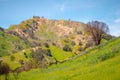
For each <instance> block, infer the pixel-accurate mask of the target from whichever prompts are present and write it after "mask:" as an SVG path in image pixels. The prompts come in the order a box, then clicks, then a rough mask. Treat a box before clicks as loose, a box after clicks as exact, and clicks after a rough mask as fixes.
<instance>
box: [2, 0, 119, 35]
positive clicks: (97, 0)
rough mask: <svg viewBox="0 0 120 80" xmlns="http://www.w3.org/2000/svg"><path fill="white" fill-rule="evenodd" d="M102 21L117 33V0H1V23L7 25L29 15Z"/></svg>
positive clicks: (18, 21) (113, 32)
mask: <svg viewBox="0 0 120 80" xmlns="http://www.w3.org/2000/svg"><path fill="white" fill-rule="evenodd" d="M34 15H35V16H44V17H45V18H48V19H65V20H68V19H71V20H75V21H81V22H84V23H87V22H89V21H93V20H98V21H102V22H105V23H106V24H107V25H108V26H109V28H110V34H112V35H115V36H119V35H120V0H0V26H1V27H3V28H8V27H9V26H10V25H11V24H19V23H20V22H21V21H23V20H27V19H29V18H31V17H32V16H34Z"/></svg>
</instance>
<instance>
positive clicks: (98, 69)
mask: <svg viewBox="0 0 120 80" xmlns="http://www.w3.org/2000/svg"><path fill="white" fill-rule="evenodd" d="M51 49H53V50H55V49H57V48H55V47H51ZM55 52H56V53H55ZM55 52H53V53H54V54H57V53H58V52H59V51H55ZM60 52H61V51H60ZM54 54H53V55H54ZM66 54H68V53H66ZM82 54H83V55H81V56H80V55H78V56H76V57H73V58H71V59H70V60H69V61H66V62H65V63H62V64H56V65H55V64H54V65H52V66H50V67H48V68H46V69H32V70H30V71H26V72H22V73H21V74H19V76H18V77H19V80H120V76H119V74H120V38H117V39H114V40H111V41H109V42H107V43H104V44H102V45H100V46H96V47H95V48H93V49H90V50H87V51H86V52H83V53H82ZM60 55H61V53H60V54H59V56H60ZM57 56H58V55H56V57H57ZM59 56H58V59H59V60H61V57H59ZM65 58H66V57H65ZM10 78H11V80H14V78H13V76H12V74H11V76H10Z"/></svg>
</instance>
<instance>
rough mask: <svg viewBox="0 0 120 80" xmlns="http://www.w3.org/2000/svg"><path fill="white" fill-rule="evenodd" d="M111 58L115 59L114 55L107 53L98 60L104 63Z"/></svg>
mask: <svg viewBox="0 0 120 80" xmlns="http://www.w3.org/2000/svg"><path fill="white" fill-rule="evenodd" d="M111 57H114V53H111V54H108V53H105V54H103V55H100V56H98V60H99V61H104V60H107V59H109V58H111Z"/></svg>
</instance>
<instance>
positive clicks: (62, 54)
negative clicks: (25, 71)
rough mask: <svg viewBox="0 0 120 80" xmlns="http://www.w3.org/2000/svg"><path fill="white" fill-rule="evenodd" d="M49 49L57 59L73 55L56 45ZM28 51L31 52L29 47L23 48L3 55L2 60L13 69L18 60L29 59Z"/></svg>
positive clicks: (18, 62) (60, 59) (61, 59)
mask: <svg viewBox="0 0 120 80" xmlns="http://www.w3.org/2000/svg"><path fill="white" fill-rule="evenodd" d="M50 50H51V53H52V55H53V56H54V57H55V58H56V59H57V60H58V61H63V60H66V59H68V58H70V57H72V56H73V53H72V52H65V51H63V50H61V49H59V48H58V47H55V46H50ZM24 53H26V54H27V56H28V58H26V57H25V55H24ZM30 53H31V51H30V49H25V50H22V51H20V52H18V53H14V54H12V55H9V56H5V57H3V61H4V62H5V63H8V64H9V65H10V67H11V68H12V69H13V70H14V69H15V68H17V67H20V66H21V64H20V60H23V61H28V60H30V59H31V55H30ZM11 56H13V57H14V60H11Z"/></svg>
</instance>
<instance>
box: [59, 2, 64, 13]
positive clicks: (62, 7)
mask: <svg viewBox="0 0 120 80" xmlns="http://www.w3.org/2000/svg"><path fill="white" fill-rule="evenodd" d="M64 9H65V4H62V5H60V11H61V12H63V11H64Z"/></svg>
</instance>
